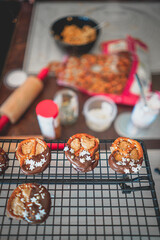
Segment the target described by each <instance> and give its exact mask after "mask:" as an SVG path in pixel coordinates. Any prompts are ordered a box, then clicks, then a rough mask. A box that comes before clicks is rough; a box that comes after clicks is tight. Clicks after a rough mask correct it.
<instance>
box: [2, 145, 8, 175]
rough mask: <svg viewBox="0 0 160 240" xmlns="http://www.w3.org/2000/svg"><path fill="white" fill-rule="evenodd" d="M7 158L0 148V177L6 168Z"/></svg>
mask: <svg viewBox="0 0 160 240" xmlns="http://www.w3.org/2000/svg"><path fill="white" fill-rule="evenodd" d="M8 162H9V158H8V155H7V153H6V152H5V151H4V150H3V148H1V147H0V175H1V174H3V173H4V172H5V170H6V169H7V168H8Z"/></svg>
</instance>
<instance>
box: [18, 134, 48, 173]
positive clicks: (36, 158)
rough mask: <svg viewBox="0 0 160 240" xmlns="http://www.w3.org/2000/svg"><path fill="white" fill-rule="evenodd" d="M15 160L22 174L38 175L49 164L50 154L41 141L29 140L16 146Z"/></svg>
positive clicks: (46, 146)
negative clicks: (17, 161)
mask: <svg viewBox="0 0 160 240" xmlns="http://www.w3.org/2000/svg"><path fill="white" fill-rule="evenodd" d="M16 158H17V159H18V160H19V163H20V167H21V170H22V171H23V173H24V174H26V175H32V174H38V173H41V172H43V171H44V170H45V169H46V168H47V167H48V165H49V164H50V161H51V152H50V149H49V147H48V145H47V143H46V142H45V141H43V140H42V139H39V138H29V139H26V140H24V141H22V142H20V143H19V144H18V147H17V150H16Z"/></svg>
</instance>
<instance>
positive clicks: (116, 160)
mask: <svg viewBox="0 0 160 240" xmlns="http://www.w3.org/2000/svg"><path fill="white" fill-rule="evenodd" d="M108 162H109V165H110V167H111V168H112V169H113V170H114V171H115V172H117V173H122V174H128V173H137V172H139V170H140V169H141V166H142V163H143V149H142V147H141V144H140V143H139V142H137V141H136V140H133V139H130V138H125V137H119V138H117V139H116V140H115V141H114V142H113V143H112V146H111V155H110V156H109V160H108Z"/></svg>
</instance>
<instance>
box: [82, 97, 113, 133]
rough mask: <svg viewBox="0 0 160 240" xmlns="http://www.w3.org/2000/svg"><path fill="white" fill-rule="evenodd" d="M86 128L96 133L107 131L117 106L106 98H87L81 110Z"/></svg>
mask: <svg viewBox="0 0 160 240" xmlns="http://www.w3.org/2000/svg"><path fill="white" fill-rule="evenodd" d="M83 114H84V116H85V120H86V124H87V126H88V127H89V128H90V129H91V130H93V131H96V132H101V131H104V130H106V129H108V128H109V127H110V125H111V123H112V122H113V120H114V119H115V117H116V114H117V106H116V104H115V103H114V102H113V101H112V100H111V99H110V98H108V97H105V96H94V97H91V98H89V99H88V100H87V101H86V102H85V104H84V108H83Z"/></svg>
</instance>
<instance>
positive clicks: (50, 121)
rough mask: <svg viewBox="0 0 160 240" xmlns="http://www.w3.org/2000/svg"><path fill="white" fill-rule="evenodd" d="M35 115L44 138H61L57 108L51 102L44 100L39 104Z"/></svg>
mask: <svg viewBox="0 0 160 240" xmlns="http://www.w3.org/2000/svg"><path fill="white" fill-rule="evenodd" d="M36 114H37V120H38V123H39V127H40V130H41V133H42V135H43V136H44V137H45V138H49V139H57V138H60V137H61V125H60V119H59V108H58V106H57V104H56V103H55V102H54V101H53V100H50V99H46V100H43V101H41V102H39V103H38V104H37V106H36Z"/></svg>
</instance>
